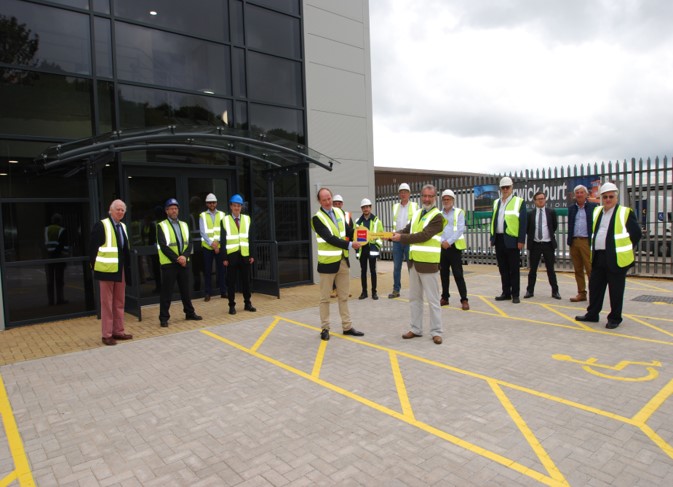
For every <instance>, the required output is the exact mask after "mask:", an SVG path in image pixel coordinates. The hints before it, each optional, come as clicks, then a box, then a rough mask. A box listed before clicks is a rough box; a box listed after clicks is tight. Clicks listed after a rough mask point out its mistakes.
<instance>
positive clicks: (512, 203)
mask: <svg viewBox="0 0 673 487" xmlns="http://www.w3.org/2000/svg"><path fill="white" fill-rule="evenodd" d="M498 201H500V200H495V202H494V203H493V215H492V216H491V235H495V225H496V223H497V220H498V212H497V211H496V210H497V209H498ZM522 205H523V198H520V197H518V196H514V197H512V199H511V200H509V203H507V206H505V233H506V234H507V235H509V236H511V237H515V238H518V237H519V213H520V212H521V206H522Z"/></svg>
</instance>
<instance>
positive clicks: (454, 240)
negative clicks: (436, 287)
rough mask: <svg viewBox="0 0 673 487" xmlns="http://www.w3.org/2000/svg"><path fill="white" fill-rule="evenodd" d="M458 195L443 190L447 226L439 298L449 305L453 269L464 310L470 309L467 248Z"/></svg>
mask: <svg viewBox="0 0 673 487" xmlns="http://www.w3.org/2000/svg"><path fill="white" fill-rule="evenodd" d="M455 201H456V195H455V193H454V192H453V191H451V190H450V189H446V190H444V191H443V192H442V217H443V218H444V221H445V222H446V223H445V225H446V226H445V227H444V231H443V232H442V251H441V259H440V264H439V275H440V277H441V279H442V299H440V300H439V304H440V306H448V305H449V298H450V297H451V294H450V293H449V285H450V283H451V271H453V279H454V280H455V281H456V286H458V292H459V293H460V306H461V308H463V309H464V310H466V311H467V310H469V309H470V304H469V302H468V299H467V286H466V285H465V278H464V277H463V250H465V249H466V248H467V244H466V242H465V235H464V233H465V212H464V211H463V210H462V209H461V208H456V207H455V206H454V204H455Z"/></svg>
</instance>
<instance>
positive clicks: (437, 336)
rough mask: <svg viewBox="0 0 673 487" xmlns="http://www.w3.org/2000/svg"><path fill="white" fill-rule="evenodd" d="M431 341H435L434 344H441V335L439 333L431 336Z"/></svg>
mask: <svg viewBox="0 0 673 487" xmlns="http://www.w3.org/2000/svg"><path fill="white" fill-rule="evenodd" d="M432 341H433V342H435V345H441V344H442V337H440V336H439V335H436V336H433V337H432Z"/></svg>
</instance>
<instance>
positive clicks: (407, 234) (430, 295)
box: [392, 184, 444, 345]
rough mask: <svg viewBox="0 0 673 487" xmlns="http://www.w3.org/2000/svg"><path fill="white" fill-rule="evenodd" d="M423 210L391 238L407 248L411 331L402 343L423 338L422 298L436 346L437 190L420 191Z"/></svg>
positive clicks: (439, 220)
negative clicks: (424, 299) (407, 246)
mask: <svg viewBox="0 0 673 487" xmlns="http://www.w3.org/2000/svg"><path fill="white" fill-rule="evenodd" d="M421 203H422V204H423V208H422V209H420V210H416V212H415V213H414V214H413V215H412V217H411V222H409V223H408V224H407V226H406V227H404V228H403V229H401V230H400V231H399V232H395V233H394V234H393V238H392V240H393V242H404V243H406V244H408V245H409V247H410V248H409V262H408V263H407V266H408V268H409V306H410V309H411V323H410V328H411V329H410V330H409V331H408V332H407V333H405V334H404V335H402V338H404V339H410V338H416V337H421V336H423V308H424V306H423V295H424V294H425V298H426V300H427V302H428V308H429V316H430V335H431V336H432V341H433V342H434V343H435V344H436V345H440V344H441V343H442V334H443V333H444V332H443V330H442V308H441V307H440V306H439V284H438V282H437V274H438V273H439V261H440V249H441V237H440V236H441V234H442V230H443V229H444V218H442V214H441V212H440V211H439V210H438V209H437V189H435V187H434V186H433V185H432V184H426V185H425V186H423V188H422V189H421Z"/></svg>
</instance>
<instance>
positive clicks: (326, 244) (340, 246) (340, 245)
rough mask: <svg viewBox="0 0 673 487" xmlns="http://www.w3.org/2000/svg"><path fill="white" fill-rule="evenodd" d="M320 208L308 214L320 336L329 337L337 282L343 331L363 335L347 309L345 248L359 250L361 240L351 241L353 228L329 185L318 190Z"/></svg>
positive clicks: (346, 259) (347, 275)
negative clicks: (336, 204)
mask: <svg viewBox="0 0 673 487" xmlns="http://www.w3.org/2000/svg"><path fill="white" fill-rule="evenodd" d="M318 202H319V203H320V208H319V209H318V211H317V212H316V214H315V215H313V218H311V227H313V230H314V231H315V238H316V242H317V247H318V275H320V324H321V327H322V330H321V332H320V339H321V340H329V331H330V323H329V299H330V298H329V296H330V293H331V292H332V286H333V285H334V284H336V287H337V296H338V303H339V314H340V315H341V327H342V329H343V334H344V335H352V336H363V335H364V333H362V332H361V331H357V330H356V329H355V328H353V322H352V321H351V315H350V311H348V294H349V289H350V272H349V270H348V268H349V267H350V262H349V261H348V251H349V250H350V249H353V250H358V249H359V248H360V243H358V242H353V229H352V228H351V229H350V230H347V229H346V222H345V221H344V220H345V216H344V212H343V211H341V210H340V209H339V208H335V207H333V206H332V191H330V190H329V189H328V188H320V190H318Z"/></svg>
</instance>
